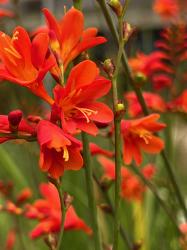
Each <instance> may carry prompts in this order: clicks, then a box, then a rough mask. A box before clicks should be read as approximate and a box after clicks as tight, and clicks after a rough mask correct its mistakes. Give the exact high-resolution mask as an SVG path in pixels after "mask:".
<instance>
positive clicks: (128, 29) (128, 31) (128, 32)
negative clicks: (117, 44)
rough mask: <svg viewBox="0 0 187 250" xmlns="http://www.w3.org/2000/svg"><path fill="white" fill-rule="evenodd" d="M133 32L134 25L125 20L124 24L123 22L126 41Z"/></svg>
mask: <svg viewBox="0 0 187 250" xmlns="http://www.w3.org/2000/svg"><path fill="white" fill-rule="evenodd" d="M133 32H134V28H132V26H131V25H130V24H129V23H127V22H124V24H123V39H124V41H125V43H126V42H127V41H128V40H129V38H130V37H131V35H132V34H133Z"/></svg>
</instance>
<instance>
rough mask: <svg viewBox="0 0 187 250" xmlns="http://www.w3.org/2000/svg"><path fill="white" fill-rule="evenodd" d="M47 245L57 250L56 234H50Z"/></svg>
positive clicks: (46, 240)
mask: <svg viewBox="0 0 187 250" xmlns="http://www.w3.org/2000/svg"><path fill="white" fill-rule="evenodd" d="M44 240H45V243H46V244H47V245H48V247H50V249H51V250H55V249H56V247H57V237H56V236H55V235H54V234H48V235H47V236H46V237H45V238H44Z"/></svg>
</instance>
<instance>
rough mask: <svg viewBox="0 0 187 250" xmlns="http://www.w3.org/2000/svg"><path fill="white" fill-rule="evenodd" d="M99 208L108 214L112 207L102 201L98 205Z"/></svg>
mask: <svg viewBox="0 0 187 250" xmlns="http://www.w3.org/2000/svg"><path fill="white" fill-rule="evenodd" d="M99 208H101V209H102V210H103V211H104V212H105V213H108V214H111V213H112V207H111V206H110V205H108V204H105V203H102V204H100V205H99Z"/></svg>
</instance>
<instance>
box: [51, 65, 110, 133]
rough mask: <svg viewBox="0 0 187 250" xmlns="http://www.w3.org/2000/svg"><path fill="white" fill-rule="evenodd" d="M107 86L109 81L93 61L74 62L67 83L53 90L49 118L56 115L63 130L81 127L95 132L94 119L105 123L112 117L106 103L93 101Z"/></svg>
mask: <svg viewBox="0 0 187 250" xmlns="http://www.w3.org/2000/svg"><path fill="white" fill-rule="evenodd" d="M110 87H111V82H110V81H109V80H107V79H105V78H104V77H101V76H100V75H99V69H98V68H97V66H96V64H95V63H94V62H92V61H90V60H85V61H83V62H81V63H79V64H77V65H76V66H75V67H74V68H73V69H72V70H71V72H70V74H69V77H68V79H67V84H66V86H65V87H64V88H63V87H61V86H60V85H57V86H56V87H55V89H54V96H55V105H53V111H52V119H56V118H57V117H59V119H61V121H62V126H63V129H64V130H66V131H68V132H69V133H77V132H79V131H80V130H83V131H85V132H87V133H90V134H92V135H96V134H97V132H98V129H97V127H96V125H95V124H94V122H100V123H104V124H105V123H109V122H111V121H112V119H113V113H112V111H111V110H110V109H109V108H108V106H106V105H105V104H103V103H101V102H97V101H96V100H97V99H98V98H100V97H102V96H104V95H106V94H107V93H108V91H109V90H110ZM98 90H99V91H98Z"/></svg>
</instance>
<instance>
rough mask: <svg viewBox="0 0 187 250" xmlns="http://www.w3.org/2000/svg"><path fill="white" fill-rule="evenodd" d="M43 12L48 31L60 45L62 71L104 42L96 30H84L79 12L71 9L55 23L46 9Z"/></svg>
mask: <svg viewBox="0 0 187 250" xmlns="http://www.w3.org/2000/svg"><path fill="white" fill-rule="evenodd" d="M43 12H44V15H45V17H46V20H47V24H48V27H49V30H52V31H54V32H55V34H56V37H57V39H58V42H59V44H60V54H61V59H62V62H63V65H64V70H65V69H66V68H67V66H68V64H69V63H70V62H71V61H72V60H73V59H75V58H76V57H77V56H78V55H79V54H80V53H82V52H83V51H85V50H87V49H89V48H92V47H94V46H96V45H98V44H102V43H104V42H106V39H105V38H104V37H99V36H98V37H97V29H96V28H88V29H86V30H84V16H83V14H82V12H81V11H79V10H77V9H75V8H73V7H72V8H71V9H70V10H69V11H67V12H66V14H65V15H64V17H63V18H62V19H61V20H60V21H57V20H56V18H55V17H54V16H53V15H52V14H51V12H50V11H49V10H48V9H43ZM70 27H71V28H70Z"/></svg>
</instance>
